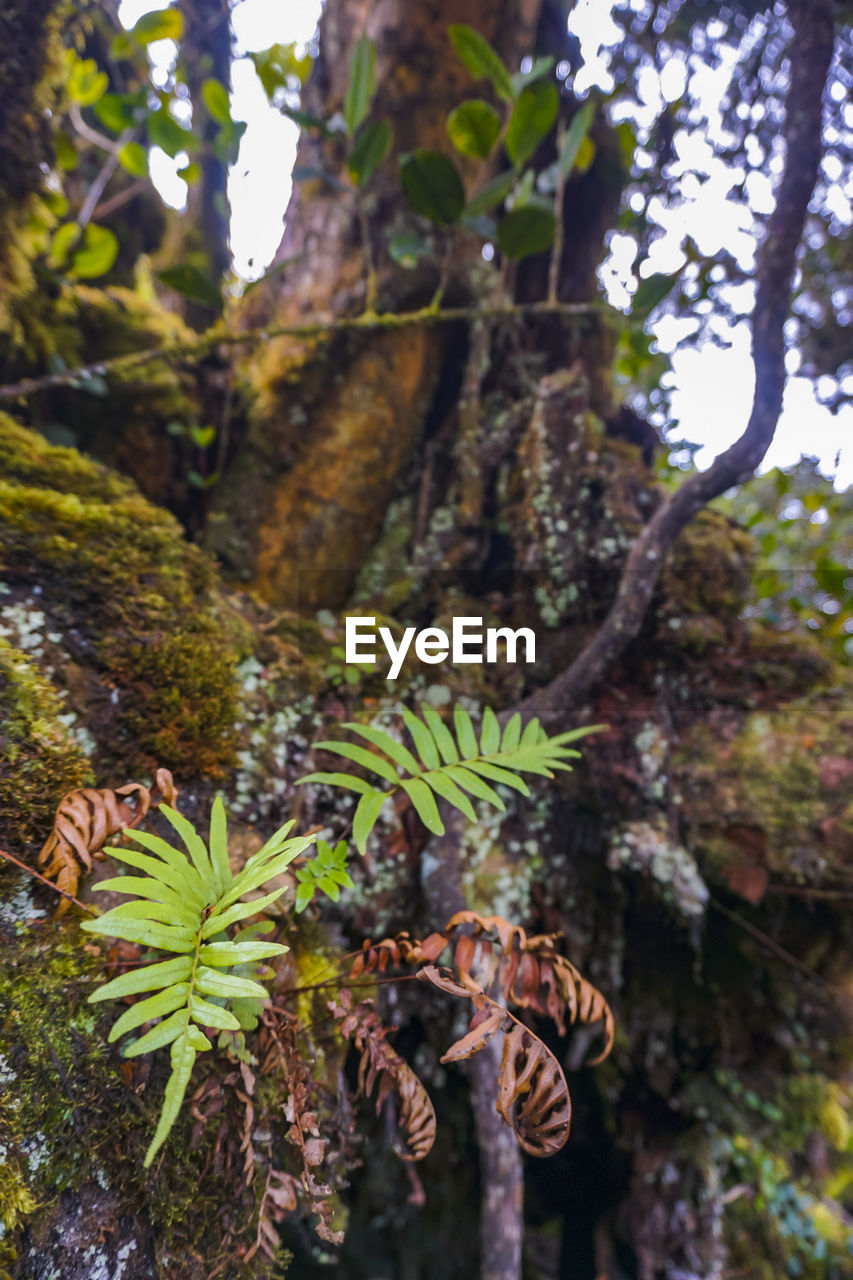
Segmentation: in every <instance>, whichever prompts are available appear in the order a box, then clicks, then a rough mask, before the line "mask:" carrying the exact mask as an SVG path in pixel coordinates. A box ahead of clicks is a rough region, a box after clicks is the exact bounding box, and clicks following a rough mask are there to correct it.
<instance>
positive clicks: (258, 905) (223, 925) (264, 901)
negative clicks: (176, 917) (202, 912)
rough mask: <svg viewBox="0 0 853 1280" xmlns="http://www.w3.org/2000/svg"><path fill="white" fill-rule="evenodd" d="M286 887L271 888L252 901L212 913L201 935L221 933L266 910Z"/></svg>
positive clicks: (206, 936) (236, 903) (207, 936)
mask: <svg viewBox="0 0 853 1280" xmlns="http://www.w3.org/2000/svg"><path fill="white" fill-rule="evenodd" d="M284 889H285V886H284V885H282V887H281V888H280V889H271V890H270V892H269V893H265V894H264V895H263V897H261V898H253V899H252V901H251V902H235V903H234V904H233V905H232V906H230V907H228V908H227V909H226V910H224V911H221V912H213V913H211V915H209V916H208V918H207V919H206V920H205V922H204V924H203V925H202V930H201V936H202V937H203V938H209V937H210V936H211V934H216V933H221V932H222V930H223V929H227V928H229V926H230V925H232V924H236V923H237V921H238V920H245V919H246V917H247V916H255V915H258V913H259V912H261V911H266V909H267V907H271V906H272V904H273V903H274V902H277V901H278V900H279V898H280V897H281V895H282V894H283V893H284Z"/></svg>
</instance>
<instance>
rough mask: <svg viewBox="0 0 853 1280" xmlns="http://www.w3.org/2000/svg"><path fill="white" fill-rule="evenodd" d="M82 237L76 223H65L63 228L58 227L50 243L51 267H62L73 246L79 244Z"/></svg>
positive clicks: (49, 260)
mask: <svg viewBox="0 0 853 1280" xmlns="http://www.w3.org/2000/svg"><path fill="white" fill-rule="evenodd" d="M81 235H82V232H81V230H80V228H79V226H78V225H77V223H76V222H64V223H63V224H62V226H61V227H57V228H56V230H55V231H54V233H53V236H52V238H51V241H50V257H49V258H48V262H49V264H50V266H52V267H61V266H62V264H63V262H64V261H65V259H66V258H67V257H68V253H69V250H70V249H71V246H72V245H74V244H76V243H77V241H78V240H79V239H80V236H81Z"/></svg>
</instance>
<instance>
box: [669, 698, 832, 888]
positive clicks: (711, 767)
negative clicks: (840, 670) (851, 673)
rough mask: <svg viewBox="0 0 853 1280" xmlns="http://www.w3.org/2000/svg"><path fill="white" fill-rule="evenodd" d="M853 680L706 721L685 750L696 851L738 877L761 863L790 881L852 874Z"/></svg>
mask: <svg viewBox="0 0 853 1280" xmlns="http://www.w3.org/2000/svg"><path fill="white" fill-rule="evenodd" d="M851 728H853V687H851V684H850V681H849V679H847V678H844V679H843V680H842V681H841V682H840V683H839V685H838V686H837V687H836V688H833V689H826V690H823V691H816V692H814V693H811V694H809V695H808V696H807V697H805V698H802V699H800V700H798V701H796V702H790V703H788V704H786V705H785V706H784V707H783V708H781V709H779V710H778V711H771V712H756V713H753V714H752V715H750V716H748V717H747V718H746V720H745V721H744V722H743V723H742V724H740V725H738V726H737V728H733V726H732V724H731V723H730V722H729V723H728V724H727V723H726V722H725V721H724V720H718V721H717V722H711V723H705V724H699V725H697V726H696V727H695V729H693V731H692V732H691V733H689V734H688V735H687V736H686V737H685V739H684V740H683V741H682V743H681V744H680V745H679V747H678V748H677V751H676V753H675V757H674V774H675V777H676V780H677V781H676V784H675V786H676V790H677V791H678V792H679V796H680V802H681V807H682V814H683V821H684V825H685V828H686V832H687V841H688V844H689V846H690V848H691V849H692V850H693V852H694V853H695V854H696V856H697V857H698V859H699V862H700V865H701V866H702V867H703V870H705V871H706V873H707V874H710V875H711V876H712V877H713V878H715V879H720V878H722V879H723V880H724V881H727V882H731V876H732V874H733V871H734V869H735V868H740V869H741V871H743V870H744V869H755V871H756V872H757V873H759V874H757V875H753V877H752V879H753V882H754V884H755V886H756V889H755V892H756V893H757V894H758V896H760V893H758V886H759V884H760V883H761V881H762V879H764V880H766V878H767V877H769V878H770V880H772V881H778V882H780V883H782V884H788V885H806V886H813V887H819V888H831V887H832V886H834V885H836V886H837V885H849V884H850V881H851V878H853V751H851V735H850V731H851Z"/></svg>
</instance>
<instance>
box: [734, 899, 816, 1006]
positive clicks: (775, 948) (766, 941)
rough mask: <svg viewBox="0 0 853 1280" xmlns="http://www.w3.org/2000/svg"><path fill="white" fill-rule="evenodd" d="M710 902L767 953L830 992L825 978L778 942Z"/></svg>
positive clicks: (739, 917)
mask: <svg viewBox="0 0 853 1280" xmlns="http://www.w3.org/2000/svg"><path fill="white" fill-rule="evenodd" d="M710 902H711V906H712V907H713V908H714V910H715V911H719V912H720V914H721V915H724V916H725V917H726V919H727V920H731V921H732V923H733V924H736V925H737V926H738V927H739V928H741V929H744V930H745V931H746V932H747V933H748V934H749V935H750V937H752V938H755V940H756V942H760V943H761V945H762V947H766V948H767V950H768V951H772V952H773V954H774V955H775V956H778V957H779V959H780V960H784V961H785V963H786V964H789V965H790V966H791V968H792V969H796V970H797V972H798V973H802V974H804V975H805V976H806V977H807V978H812V979H813V981H815V982H818V983H820V985H821V986H822V987H827V988H829V990H830V991H831V990H832V987H831V986H830V984H829V983H828V982H827V981H826V978H822V977H821V976H820V974H819V973H818V972H817V970H815V969H812V968H811V967H810V966H809V965H807V964H805V963H804V962H803V961H802V960H798V959H797V957H796V956H794V955H791V952H790V951H786V950H785V948H784V947H781V946H780V945H779V943H778V942H774V941H773V939H772V938H771V937H770V936H769V934H766V933H765V932H764V930H763V929H759V928H758V927H757V926H756V925H754V924H750V922H749V921H748V920H744V918H743V916H739V915H738V913H737V912H736V911H732V910H730V908H729V907H724V906H723V904H722V902H717V900H716V898H711V899H710Z"/></svg>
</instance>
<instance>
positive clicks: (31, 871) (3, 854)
mask: <svg viewBox="0 0 853 1280" xmlns="http://www.w3.org/2000/svg"><path fill="white" fill-rule="evenodd" d="M0 858H5V860H6V861H7V862H13V863H14V864H15V866H16V867H20V868H21V870H22V871H26V872H27V873H28V875H31V876H35V878H36V880H41V882H42V884H46V885H47V887H48V889H52V890H53V892H54V893H58V894H59V895H60V897H62V898H67V899H68V901H69V902H73V903H74V905H75V907H79V908H80V910H81V911H86V912H88V914H89V915H90V916H97V915H100V912H99V911H96V910H95V908H94V907H87V906H86V903H85V902H81V901H80V899H79V898H75V897H74V894H73V893H68V892H67V891H66V890H65V889H60V887H59V885H56V884H54V883H53V881H52V880H48V878H47V876H43V875H42V874H41V872H40V871H36V870H35V868H34V867H28V866H27V864H26V862H21V860H20V858H16V857H15V855H14V854H13V853H8V852H7V851H6V850H5V849H0Z"/></svg>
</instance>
